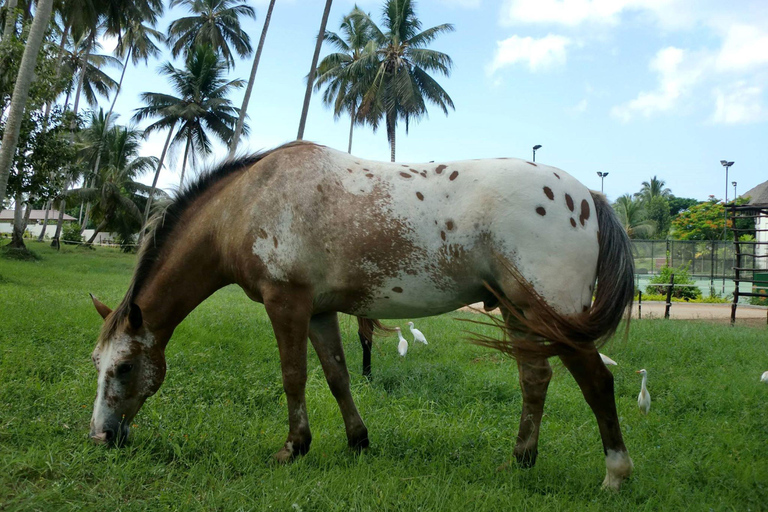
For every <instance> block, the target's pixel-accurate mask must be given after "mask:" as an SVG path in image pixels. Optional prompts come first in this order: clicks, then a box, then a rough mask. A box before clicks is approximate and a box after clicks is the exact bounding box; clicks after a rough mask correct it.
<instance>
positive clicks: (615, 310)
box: [474, 192, 635, 358]
mask: <svg viewBox="0 0 768 512" xmlns="http://www.w3.org/2000/svg"><path fill="white" fill-rule="evenodd" d="M592 199H593V200H594V202H595V208H596V209H597V221H598V227H599V232H598V244H599V255H598V259H597V290H596V292H595V300H594V302H593V303H592V305H591V307H590V308H589V309H588V310H587V311H584V312H582V313H580V314H575V315H569V316H566V315H562V314H560V313H558V312H557V311H555V309H554V308H552V306H550V305H549V304H547V302H546V301H545V300H544V298H543V297H542V296H541V295H539V293H538V292H537V291H536V290H534V288H533V286H532V285H531V284H530V283H529V282H528V280H527V279H525V277H523V276H522V274H520V272H519V271H518V270H517V269H515V268H512V267H511V266H509V267H508V270H509V271H510V272H511V273H512V275H513V276H514V277H515V278H516V279H517V281H518V282H519V283H520V284H521V285H522V287H523V289H524V290H525V295H526V296H527V297H526V298H527V299H528V301H527V302H528V304H527V305H526V310H525V311H523V310H521V309H520V308H519V307H517V306H515V305H514V304H512V303H511V302H510V301H509V300H508V299H507V298H506V297H504V296H502V295H501V294H500V293H498V292H497V291H495V290H493V289H491V291H492V292H493V293H494V294H495V295H496V296H497V298H498V299H499V302H500V305H501V307H502V308H503V309H504V310H505V311H506V312H508V313H509V314H508V315H507V316H508V321H507V322H505V321H504V320H503V319H499V318H498V317H494V316H489V318H491V319H492V323H493V324H495V325H498V326H499V327H502V329H503V330H504V332H505V335H506V336H505V339H504V340H493V339H491V338H490V337H484V336H480V337H476V338H475V339H474V341H475V342H476V343H478V344H480V345H485V346H489V347H492V348H496V349H499V350H501V351H503V352H507V353H509V354H511V355H513V356H515V357H518V358H520V357H522V358H531V357H534V358H539V357H550V356H554V355H558V354H562V353H564V352H566V351H569V350H573V349H579V348H584V347H586V346H588V345H591V344H592V343H594V344H596V345H597V346H600V345H602V344H603V343H605V341H607V340H608V339H609V338H610V337H611V336H613V334H614V333H615V332H616V329H617V328H618V326H619V323H620V322H621V319H622V317H623V316H624V312H625V311H626V310H627V308H630V307H631V305H632V300H633V297H634V293H635V289H634V260H633V258H632V245H631V243H630V241H629V237H628V236H627V233H626V231H625V230H624V227H623V226H622V225H621V223H620V222H619V219H618V217H617V216H616V213H615V212H614V211H613V208H611V205H610V204H609V203H608V201H607V200H606V198H605V196H603V195H602V194H599V193H597V192H592ZM483 323H487V322H483ZM627 329H629V319H627Z"/></svg>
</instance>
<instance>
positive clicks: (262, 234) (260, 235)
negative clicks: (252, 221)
mask: <svg viewBox="0 0 768 512" xmlns="http://www.w3.org/2000/svg"><path fill="white" fill-rule="evenodd" d="M268 236H269V235H267V232H266V231H264V228H259V238H262V239H264V240H266V239H267V237H268Z"/></svg>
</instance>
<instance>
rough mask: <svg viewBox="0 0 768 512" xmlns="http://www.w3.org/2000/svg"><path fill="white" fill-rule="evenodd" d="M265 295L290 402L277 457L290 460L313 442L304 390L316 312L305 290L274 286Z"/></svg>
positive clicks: (307, 449)
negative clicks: (311, 322) (310, 336)
mask: <svg viewBox="0 0 768 512" xmlns="http://www.w3.org/2000/svg"><path fill="white" fill-rule="evenodd" d="M263 296H264V308H265V309H266V311H267V315H269V319H270V321H271V322H272V329H273V330H274V331H275V338H277V346H278V349H279V351H280V365H281V367H282V371H283V390H284V391H285V397H286V401H287V402H288V438H287V439H286V441H285V445H283V448H282V449H281V450H280V451H278V452H277V453H275V455H274V457H275V459H277V460H278V461H280V462H288V461H289V460H291V459H292V458H294V457H296V456H298V455H304V454H305V453H307V452H308V451H309V445H310V444H311V442H312V433H311V432H310V430H309V420H308V419H307V405H306V400H305V394H304V389H305V386H306V383H307V336H308V333H309V320H310V318H311V316H312V298H311V296H310V295H309V294H308V293H307V292H304V291H296V292H293V291H283V290H280V291H276V290H270V291H268V292H267V293H264V294H263Z"/></svg>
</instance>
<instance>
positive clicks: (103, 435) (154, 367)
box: [90, 296, 165, 445]
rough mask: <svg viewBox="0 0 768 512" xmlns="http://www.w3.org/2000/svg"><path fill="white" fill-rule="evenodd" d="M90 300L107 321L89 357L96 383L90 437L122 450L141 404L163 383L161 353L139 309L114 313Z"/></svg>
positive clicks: (131, 306) (124, 308)
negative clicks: (96, 373) (119, 447)
mask: <svg viewBox="0 0 768 512" xmlns="http://www.w3.org/2000/svg"><path fill="white" fill-rule="evenodd" d="M91 298H92V299H93V304H94V306H96V310H97V311H98V312H99V314H100V315H101V316H102V318H104V320H105V322H104V327H103V328H102V331H101V335H100V336H99V341H98V343H97V344H96V348H95V349H94V350H93V354H92V355H91V359H92V360H93V364H94V365H95V366H96V371H98V372H99V381H98V390H97V392H96V401H95V402H94V404H93V416H92V417H91V434H90V437H91V439H92V440H93V441H94V442H96V443H98V444H109V445H114V444H118V445H120V444H122V443H124V442H125V440H126V439H127V437H128V430H129V428H130V425H131V421H132V420H133V418H134V416H136V413H137V412H138V411H139V409H140V408H141V406H142V405H143V404H144V401H145V400H146V399H147V397H150V396H152V395H153V394H155V392H157V390H158V389H159V388H160V385H161V384H162V383H163V379H165V353H164V350H163V344H161V343H156V340H155V336H154V334H153V333H152V332H151V331H150V330H149V328H148V327H147V325H146V324H145V323H144V320H143V317H142V314H141V309H140V308H139V306H137V305H136V304H133V303H129V304H127V305H123V306H121V307H119V308H118V309H117V310H115V311H114V312H113V311H112V310H111V309H109V308H108V307H107V306H105V305H104V304H102V303H101V302H99V301H98V300H97V299H96V298H95V297H93V296H91Z"/></svg>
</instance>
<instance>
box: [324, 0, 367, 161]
mask: <svg viewBox="0 0 768 512" xmlns="http://www.w3.org/2000/svg"><path fill="white" fill-rule="evenodd" d="M357 11H359V9H358V8H357V7H355V8H354V9H353V10H352V13H350V14H348V15H346V16H344V18H343V19H342V21H341V27H340V29H341V30H340V32H341V34H342V35H339V34H336V33H335V32H329V31H327V30H326V32H325V36H324V40H325V41H326V42H328V43H330V44H331V45H332V46H334V47H335V48H336V49H337V50H338V51H337V52H336V53H331V54H330V55H327V56H326V57H325V58H324V59H323V60H322V61H321V62H320V65H319V66H318V68H317V79H316V80H315V90H319V89H320V88H322V87H323V86H325V91H324V92H323V103H325V104H326V105H329V106H330V105H332V106H333V117H334V119H338V118H339V117H341V114H342V113H344V112H348V113H349V117H350V120H351V121H350V126H349V146H348V148H347V152H348V153H351V152H352V132H353V130H354V127H355V124H363V123H364V122H365V120H364V119H363V120H360V119H358V118H357V110H358V107H359V105H360V102H361V101H362V99H363V93H364V90H363V89H362V88H361V87H360V85H361V84H363V83H365V80H361V79H360V76H356V75H353V74H351V73H349V72H348V70H349V68H350V66H351V65H352V64H354V63H355V62H357V61H358V60H360V59H361V58H363V55H364V54H365V52H366V51H367V52H368V53H369V54H370V52H371V51H375V46H374V45H372V44H369V43H370V42H371V33H370V32H371V31H370V29H369V26H368V24H366V23H365V22H364V20H363V18H362V17H361V16H359V15H358V13H357ZM374 70H375V68H374ZM358 71H359V69H358Z"/></svg>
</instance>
